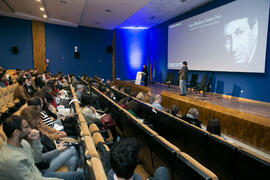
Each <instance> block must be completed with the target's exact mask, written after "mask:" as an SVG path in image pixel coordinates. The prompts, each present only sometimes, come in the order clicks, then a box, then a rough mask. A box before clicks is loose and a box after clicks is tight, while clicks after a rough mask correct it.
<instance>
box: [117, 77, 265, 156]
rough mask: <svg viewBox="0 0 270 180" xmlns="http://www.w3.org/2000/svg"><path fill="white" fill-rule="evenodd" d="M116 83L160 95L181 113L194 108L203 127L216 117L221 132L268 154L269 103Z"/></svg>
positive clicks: (168, 105)
mask: <svg viewBox="0 0 270 180" xmlns="http://www.w3.org/2000/svg"><path fill="white" fill-rule="evenodd" d="M116 83H117V84H121V85H124V86H130V87H131V89H132V91H133V92H134V91H135V92H139V91H140V90H141V91H143V92H148V91H151V93H152V95H156V94H161V96H162V97H163V100H162V105H163V106H164V107H165V108H166V109H170V107H171V106H172V105H173V104H176V105H177V106H179V108H180V113H181V114H185V113H187V111H188V109H189V108H191V107H195V108H197V109H198V110H199V112H200V115H199V120H201V121H202V122H203V124H204V125H205V126H206V125H207V122H208V120H209V119H210V118H217V119H219V120H220V123H221V129H222V133H223V134H224V135H226V136H228V137H231V138H233V139H236V140H237V141H240V142H242V143H245V144H247V145H249V146H251V147H254V148H256V149H258V150H261V151H263V152H264V153H267V154H270V111H269V110H270V103H265V102H259V101H253V100H249V99H243V98H237V97H231V96H226V95H220V94H213V93H206V97H200V96H197V95H194V94H192V93H189V94H187V96H180V95H179V94H180V92H179V87H178V86H172V85H171V86H168V85H166V84H161V83H155V84H149V85H148V87H145V86H139V85H135V84H134V83H133V82H128V81H116Z"/></svg>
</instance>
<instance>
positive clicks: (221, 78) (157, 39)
mask: <svg viewBox="0 0 270 180" xmlns="http://www.w3.org/2000/svg"><path fill="white" fill-rule="evenodd" d="M228 2H231V0H223V1H214V2H211V3H209V4H207V5H204V6H202V7H200V8H198V9H195V10H193V11H191V12H188V13H186V14H184V15H181V16H178V17H176V18H174V19H172V20H169V21H167V22H165V23H163V24H160V25H158V26H156V27H154V28H151V29H149V31H150V32H149V34H150V47H151V48H150V58H152V59H154V60H155V61H156V65H157V67H156V81H159V82H164V81H165V80H166V76H167V73H168V72H170V73H174V74H175V79H177V73H178V71H173V70H169V71H168V69H167V56H168V54H167V53H168V49H167V48H168V25H170V24H172V23H174V22H177V21H180V20H182V19H186V18H189V17H192V16H195V15H197V14H200V13H203V12H205V11H209V10H211V9H213V8H215V7H218V6H221V5H223V4H225V3H228ZM268 35H269V32H268ZM269 51H270V47H269V38H268V43H267V54H266V68H265V69H266V71H265V73H264V74H259V73H229V72H203V71H200V72H196V71H193V72H191V73H189V79H190V77H191V74H192V73H197V74H198V75H199V79H198V81H199V82H200V81H201V79H202V76H203V74H204V73H207V74H208V76H209V75H212V76H213V81H212V87H211V91H212V92H217V93H221V94H228V95H233V96H237V97H243V98H248V99H253V100H259V101H265V102H270V94H269V90H270V83H269V82H270V75H269V71H270V69H269V68H270V60H269ZM241 90H243V93H241Z"/></svg>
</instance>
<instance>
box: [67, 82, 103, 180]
mask: <svg viewBox="0 0 270 180" xmlns="http://www.w3.org/2000/svg"><path fill="white" fill-rule="evenodd" d="M68 80H69V83H70V82H71V80H70V77H68ZM70 89H71V92H72V95H73V98H74V99H77V96H76V93H75V91H74V88H73V87H72V85H71V83H70ZM74 105H75V110H76V113H77V115H78V124H79V126H80V130H81V132H80V136H81V141H82V144H83V146H84V149H85V160H86V165H87V169H88V172H89V178H90V179H91V180H106V179H107V176H106V173H105V171H104V168H103V166H102V162H101V159H100V156H99V154H98V151H97V149H96V145H97V144H98V143H99V142H101V143H104V140H103V138H102V137H100V134H99V133H98V131H95V132H94V131H93V132H91V133H90V129H89V127H88V126H87V123H86V121H85V119H84V117H83V115H82V113H81V109H80V106H79V103H78V102H77V101H75V102H74ZM98 134H99V135H98ZM102 140H103V141H102ZM107 149H108V147H107Z"/></svg>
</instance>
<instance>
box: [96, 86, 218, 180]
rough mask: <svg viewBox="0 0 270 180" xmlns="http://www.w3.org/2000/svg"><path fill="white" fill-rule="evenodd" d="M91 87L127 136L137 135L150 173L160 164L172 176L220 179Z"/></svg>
mask: <svg viewBox="0 0 270 180" xmlns="http://www.w3.org/2000/svg"><path fill="white" fill-rule="evenodd" d="M91 90H92V91H94V92H95V93H97V94H98V95H99V97H100V100H101V104H102V105H104V106H105V107H107V108H109V111H110V112H111V113H112V116H113V118H114V120H115V121H116V122H117V124H118V126H119V129H120V130H121V131H122V132H123V134H124V136H125V137H135V138H136V140H137V142H138V146H139V147H140V152H139V159H140V161H141V162H142V164H143V165H144V167H145V169H146V170H147V171H148V172H150V173H153V172H154V170H155V169H156V168H157V167H159V166H166V167H167V168H168V169H169V172H170V177H171V178H172V179H177V177H181V179H217V176H216V175H215V174H213V173H212V172H211V171H209V170H208V169H206V168H205V167H203V166H202V165H200V164H199V163H198V162H197V161H196V160H195V159H193V158H191V157H190V156H188V155H186V154H185V153H182V152H181V151H180V149H179V148H177V147H176V146H174V145H173V144H171V143H170V142H168V141H167V140H165V139H164V138H163V137H161V136H159V135H158V134H157V133H156V132H155V131H153V130H151V129H150V128H148V127H146V126H145V125H144V124H143V123H142V122H141V121H139V120H138V119H136V118H135V117H134V116H132V115H131V114H130V113H129V112H128V111H126V110H125V109H122V108H121V107H120V106H118V105H117V104H116V103H114V102H113V101H112V100H111V99H109V98H108V97H106V96H105V95H103V94H102V93H101V92H99V91H98V90H97V89H96V88H94V87H92V88H91ZM179 168H180V169H179Z"/></svg>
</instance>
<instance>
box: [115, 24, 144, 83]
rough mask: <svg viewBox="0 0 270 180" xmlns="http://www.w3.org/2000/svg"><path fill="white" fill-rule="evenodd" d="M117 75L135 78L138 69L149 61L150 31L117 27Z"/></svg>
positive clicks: (124, 77)
mask: <svg viewBox="0 0 270 180" xmlns="http://www.w3.org/2000/svg"><path fill="white" fill-rule="evenodd" d="M115 42H116V49H115V50H116V58H115V59H116V62H115V77H116V78H120V79H124V80H135V78H136V73H137V71H142V66H143V64H146V65H147V63H148V62H149V33H148V30H143V29H117V30H116V33H115Z"/></svg>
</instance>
